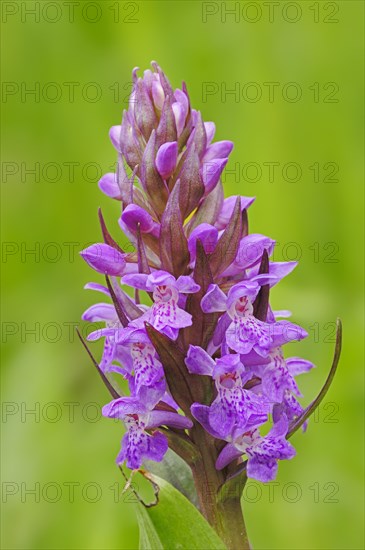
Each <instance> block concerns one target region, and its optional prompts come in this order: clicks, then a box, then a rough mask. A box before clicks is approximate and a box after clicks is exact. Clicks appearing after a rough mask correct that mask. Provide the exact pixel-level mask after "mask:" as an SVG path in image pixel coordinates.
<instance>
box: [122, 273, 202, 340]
mask: <svg viewBox="0 0 365 550" xmlns="http://www.w3.org/2000/svg"><path fill="white" fill-rule="evenodd" d="M122 282H123V283H124V284H127V285H129V286H132V287H134V288H138V289H139V290H145V291H147V292H152V293H153V299H154V303H153V305H152V307H151V308H150V309H149V310H148V311H147V312H146V313H145V314H144V315H143V316H142V317H140V318H139V319H138V321H137V322H136V323H135V324H138V326H141V324H142V323H144V322H145V321H147V322H149V323H151V324H152V325H153V326H154V327H155V328H156V329H157V330H160V331H163V330H164V329H170V334H171V335H174V336H175V337H176V336H177V333H178V330H179V329H180V328H184V327H188V326H190V325H191V323H192V316H191V315H190V314H189V313H187V312H186V311H184V309H182V308H181V307H179V305H183V303H184V297H183V295H184V294H191V293H195V292H198V290H199V288H200V287H199V285H198V284H197V283H195V281H194V279H192V277H188V276H184V275H182V276H180V277H179V278H178V279H175V277H174V276H173V275H171V273H168V272H167V271H162V270H160V271H154V272H153V273H151V274H150V275H145V274H143V273H137V274H135V275H126V276H125V277H123V278H122Z"/></svg>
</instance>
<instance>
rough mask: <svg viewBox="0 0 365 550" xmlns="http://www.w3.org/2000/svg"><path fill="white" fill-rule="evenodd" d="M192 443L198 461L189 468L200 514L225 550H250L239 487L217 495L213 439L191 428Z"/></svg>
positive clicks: (218, 481) (220, 479)
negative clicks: (196, 450)
mask: <svg viewBox="0 0 365 550" xmlns="http://www.w3.org/2000/svg"><path fill="white" fill-rule="evenodd" d="M194 442H195V444H196V445H197V447H199V450H200V458H199V459H198V460H197V461H196V462H195V463H194V464H193V465H192V472H193V477H194V482H195V487H196V490H197V494H198V499H199V506H200V510H201V512H202V514H203V516H204V517H205V519H206V520H207V521H208V523H209V524H210V525H211V526H212V527H213V528H214V529H215V531H216V532H217V534H218V535H219V537H220V538H221V539H222V541H223V542H224V543H225V545H226V547H227V549H228V550H249V549H250V546H249V542H248V537H247V533H246V527H245V523H244V519H243V515H242V509H241V494H242V487H239V488H238V487H237V486H235V488H234V490H232V491H230V492H227V491H225V492H222V491H219V489H220V487H221V486H222V485H223V483H224V475H223V473H222V472H221V471H218V470H217V469H216V468H215V461H216V458H217V454H218V453H217V449H216V447H215V444H214V439H213V438H212V437H211V436H210V435H209V434H207V433H206V432H205V431H204V429H203V428H201V426H198V425H196V426H195V427H194Z"/></svg>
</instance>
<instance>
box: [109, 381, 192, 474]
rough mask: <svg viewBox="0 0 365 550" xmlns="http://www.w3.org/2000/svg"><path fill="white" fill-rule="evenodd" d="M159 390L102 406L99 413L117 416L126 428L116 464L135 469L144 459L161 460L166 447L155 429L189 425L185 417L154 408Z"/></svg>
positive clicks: (166, 444)
mask: <svg viewBox="0 0 365 550" xmlns="http://www.w3.org/2000/svg"><path fill="white" fill-rule="evenodd" d="M162 395H163V391H146V392H144V395H143V396H140V397H139V398H135V397H120V398H119V399H115V400H113V401H111V402H110V403H108V404H107V405H105V406H104V407H103V411H102V412H103V415H104V416H106V417H108V418H119V419H120V420H122V421H123V422H124V424H125V426H126V428H127V433H126V434H125V435H124V436H123V439H122V446H121V450H120V453H119V454H118V456H117V463H118V464H121V463H123V462H124V461H125V462H126V464H127V466H128V468H130V469H132V470H137V469H138V468H140V467H141V466H142V463H143V462H144V460H155V461H156V462H161V460H162V459H163V457H164V456H165V454H166V451H167V449H168V442H167V438H166V436H165V435H164V434H163V433H162V432H159V431H156V430H155V428H158V427H159V426H170V427H173V428H178V429H180V430H184V429H189V428H191V427H192V422H191V420H189V419H188V418H185V417H184V416H181V415H179V414H177V413H175V412H169V411H161V410H155V406H156V405H157V403H158V402H159V401H160V399H161V397H162Z"/></svg>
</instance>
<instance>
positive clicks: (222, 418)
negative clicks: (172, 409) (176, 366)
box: [185, 346, 269, 438]
mask: <svg viewBox="0 0 365 550" xmlns="http://www.w3.org/2000/svg"><path fill="white" fill-rule="evenodd" d="M185 363H186V366H187V368H188V370H189V372H191V373H192V374H204V375H209V376H212V378H213V380H214V382H215V386H216V390H217V397H216V398H215V399H214V401H213V403H212V404H211V406H210V407H209V411H208V416H207V421H208V423H209V427H210V429H211V430H213V431H214V432H215V434H217V436H218V437H220V438H225V437H226V436H227V435H228V434H229V433H231V432H232V431H233V429H235V430H237V429H242V430H244V429H246V427H247V426H248V425H249V423H250V422H252V418H254V419H255V420H254V423H255V425H257V424H263V423H264V422H266V420H267V418H268V416H267V415H268V412H269V406H268V403H267V402H265V401H264V400H263V399H262V398H259V397H258V396H257V395H255V394H254V393H253V392H250V391H248V390H245V389H244V384H245V383H246V382H247V381H248V380H249V379H250V378H251V377H252V373H250V372H248V373H246V372H245V368H244V366H243V364H242V363H241V360H240V356H239V355H237V354H229V355H224V356H222V357H221V358H220V359H217V360H216V361H214V360H213V359H212V358H211V357H210V355H208V353H207V352H206V351H204V350H203V349H202V348H200V347H198V346H190V347H189V350H188V354H187V356H186V360H185ZM203 407H204V406H203ZM198 409H199V407H198V404H197V403H195V404H193V406H192V413H193V415H194V412H193V411H195V412H196V411H197V410H198ZM199 410H200V411H201V407H200V409H199ZM198 415H199V413H198ZM197 420H199V418H197Z"/></svg>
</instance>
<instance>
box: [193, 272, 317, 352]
mask: <svg viewBox="0 0 365 550" xmlns="http://www.w3.org/2000/svg"><path fill="white" fill-rule="evenodd" d="M254 279H256V280H254ZM270 280H275V276H271V275H270V274H269V275H257V276H256V277H255V278H252V279H251V280H248V281H243V282H241V283H238V284H236V285H234V286H233V287H232V288H231V289H230V290H229V292H228V296H226V295H225V294H224V292H222V291H221V290H220V288H219V287H218V286H217V285H210V287H209V288H208V292H207V294H206V295H205V296H204V297H203V299H202V302H201V307H202V309H203V311H204V312H205V313H212V312H222V311H226V312H227V313H226V314H225V316H224V317H223V318H222V319H221V321H220V326H218V327H217V331H216V334H215V338H214V343H220V344H221V343H222V341H223V339H225V341H226V343H227V345H228V346H229V347H230V348H231V349H233V350H234V351H236V352H237V353H240V354H242V355H245V354H248V353H250V352H251V351H252V350H254V351H256V352H257V353H258V354H259V355H261V356H262V357H266V356H267V355H268V354H269V352H270V349H272V348H273V347H277V346H280V345H283V344H285V343H287V342H290V341H292V340H301V339H303V338H305V337H306V336H307V333H306V331H305V330H304V329H302V328H301V327H299V326H298V325H294V324H293V323H290V322H289V321H275V322H273V323H267V322H264V321H260V320H259V319H256V317H254V315H253V301H254V299H255V298H256V296H257V294H258V291H259V289H260V285H263V284H267V283H269V282H270Z"/></svg>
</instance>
